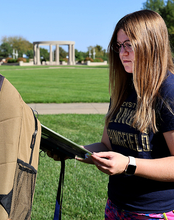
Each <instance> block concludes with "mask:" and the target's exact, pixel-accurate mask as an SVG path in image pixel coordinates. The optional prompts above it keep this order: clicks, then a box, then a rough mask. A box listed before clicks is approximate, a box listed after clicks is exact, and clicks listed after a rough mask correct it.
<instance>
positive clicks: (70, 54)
mask: <svg viewBox="0 0 174 220" xmlns="http://www.w3.org/2000/svg"><path fill="white" fill-rule="evenodd" d="M68 47H69V65H72V52H71V51H72V48H71V44H69V46H68Z"/></svg>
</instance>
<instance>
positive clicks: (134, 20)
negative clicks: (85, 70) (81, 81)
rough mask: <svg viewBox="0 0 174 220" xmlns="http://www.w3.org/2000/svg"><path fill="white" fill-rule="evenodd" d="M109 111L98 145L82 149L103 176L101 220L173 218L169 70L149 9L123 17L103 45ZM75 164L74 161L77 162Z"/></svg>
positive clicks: (173, 102) (173, 80)
mask: <svg viewBox="0 0 174 220" xmlns="http://www.w3.org/2000/svg"><path fill="white" fill-rule="evenodd" d="M108 49H109V62H110V78H109V83H110V93H111V99H110V107H109V110H108V113H107V115H106V123H105V127H104V132H103V136H102V140H101V143H95V144H91V145H88V146H85V148H87V149H88V150H90V151H92V152H94V153H93V155H92V156H91V157H89V158H87V159H86V160H85V161H83V162H86V163H94V164H95V165H96V166H97V167H98V169H99V170H101V171H102V172H104V173H106V174H108V175H109V184H108V201H107V204H106V209H105V219H110V220H111V219H126V220H128V219H174V213H173V210H174V66H173V62H172V56H171V50H170V44H169V38H168V31H167V28H166V25H165V22H164V20H163V19H162V18H161V16H160V15H159V14H158V13H156V12H153V11H150V10H142V11H137V12H134V13H132V14H128V15H126V16H125V17H123V18H122V19H121V20H120V21H119V22H118V23H117V25H116V28H115V30H114V33H113V36H112V38H111V41H110V44H109V47H108ZM79 160H80V159H79Z"/></svg>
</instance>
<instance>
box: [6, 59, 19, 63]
mask: <svg viewBox="0 0 174 220" xmlns="http://www.w3.org/2000/svg"><path fill="white" fill-rule="evenodd" d="M16 62H17V60H16V59H13V58H10V59H8V60H7V63H16Z"/></svg>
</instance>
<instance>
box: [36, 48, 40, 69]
mask: <svg viewBox="0 0 174 220" xmlns="http://www.w3.org/2000/svg"><path fill="white" fill-rule="evenodd" d="M36 62H37V65H40V48H39V44H37V61H36Z"/></svg>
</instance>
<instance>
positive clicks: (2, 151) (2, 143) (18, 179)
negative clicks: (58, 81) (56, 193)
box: [0, 75, 41, 220]
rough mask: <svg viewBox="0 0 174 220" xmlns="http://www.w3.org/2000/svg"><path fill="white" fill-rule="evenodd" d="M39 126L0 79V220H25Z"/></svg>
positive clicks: (8, 86) (23, 104) (15, 94)
mask: <svg viewBox="0 0 174 220" xmlns="http://www.w3.org/2000/svg"><path fill="white" fill-rule="evenodd" d="M40 138H41V126H40V122H39V121H38V120H37V119H36V117H35V115H34V113H33V111H32V109H31V108H30V107H29V106H28V105H27V104H26V103H25V102H24V101H23V100H22V98H21V96H20V94H19V93H18V91H17V90H16V89H15V88H14V87H13V86H12V84H11V83H10V82H9V81H8V80H7V79H6V78H4V77H3V76H2V75H0V220H7V219H11V220H24V219H26V220H28V219H30V218H31V208H32V202H33V196H34V189H35V182H36V174H37V168H38V159H39V148H40Z"/></svg>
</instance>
